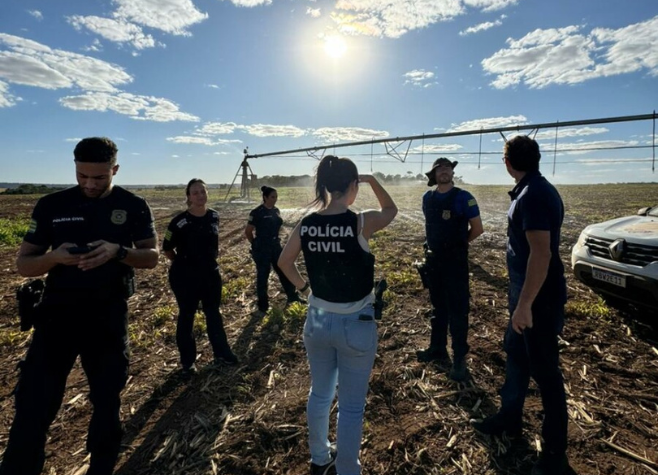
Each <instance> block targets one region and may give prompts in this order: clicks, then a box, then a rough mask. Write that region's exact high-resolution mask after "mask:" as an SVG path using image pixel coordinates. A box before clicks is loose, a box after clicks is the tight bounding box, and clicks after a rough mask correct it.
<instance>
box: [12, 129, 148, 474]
mask: <svg viewBox="0 0 658 475" xmlns="http://www.w3.org/2000/svg"><path fill="white" fill-rule="evenodd" d="M74 157H75V169H76V178H77V182H78V186H75V187H73V188H69V189H66V190H63V191H60V192H56V193H52V194H50V195H47V196H44V197H42V198H41V199H40V200H39V201H38V202H37V204H36V206H35V208H34V211H33V213H32V221H31V223H30V228H29V230H28V232H27V234H26V235H25V238H24V241H23V243H22V245H21V248H20V250H19V253H18V258H17V261H16V264H17V267H18V272H19V273H20V274H21V275H23V276H25V277H36V276H40V275H43V274H47V277H46V290H45V292H44V296H43V301H42V304H41V306H40V308H39V314H38V315H37V318H36V322H35V331H34V335H33V338H32V342H31V344H30V348H29V350H28V352H27V356H26V358H25V360H24V361H23V362H22V363H21V374H20V377H19V381H18V385H17V388H16V392H15V394H16V416H15V418H14V422H13V424H12V428H11V431H10V433H9V441H8V443H7V449H6V450H5V453H4V457H3V461H2V465H1V466H0V475H10V474H11V475H13V474H23V475H37V474H39V473H41V470H42V469H43V465H44V460H45V453H44V449H45V443H46V433H47V431H48V428H49V426H50V424H51V423H52V421H53V420H54V418H55V416H56V414H57V411H58V409H59V407H60V405H61V403H62V398H63V396H64V391H65V387H66V378H67V376H68V374H69V372H70V371H71V369H72V367H73V364H74V363H75V360H76V358H77V357H78V355H79V356H80V359H81V362H82V367H83V369H84V371H85V373H86V375H87V379H88V381H89V389H90V392H89V399H90V400H91V403H92V405H93V415H92V417H91V422H90V424H89V434H88V437H87V449H88V450H89V452H90V453H91V462H90V467H89V470H88V471H87V475H110V474H111V473H112V472H113V470H114V465H115V464H116V461H117V458H118V455H119V447H120V442H121V435H122V431H121V421H120V418H119V409H120V404H121V400H120V393H121V390H122V389H123V388H124V386H125V384H126V381H127V378H128V303H127V301H128V297H130V295H132V293H133V289H134V287H133V275H134V271H133V268H135V267H137V268H153V267H155V266H156V264H157V262H158V251H157V236H156V233H155V228H154V226H153V216H152V213H151V210H150V208H149V206H148V204H147V203H146V201H145V200H144V199H143V198H140V197H138V196H136V195H134V194H133V193H130V192H129V191H127V190H125V189H123V188H121V187H119V186H113V185H112V179H113V178H114V175H116V173H117V171H118V170H119V165H118V164H117V147H116V145H115V144H114V142H112V141H111V140H110V139H108V138H104V137H92V138H86V139H83V140H82V141H80V142H79V143H78V144H77V146H76V147H75V150H74Z"/></svg>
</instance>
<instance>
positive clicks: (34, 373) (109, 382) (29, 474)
mask: <svg viewBox="0 0 658 475" xmlns="http://www.w3.org/2000/svg"><path fill="white" fill-rule="evenodd" d="M128 352H129V351H128V305H127V302H126V300H125V299H121V298H114V299H109V300H105V301H99V300H97V299H94V300H90V299H85V300H81V299H78V300H76V301H70V302H57V303H47V302H46V303H45V304H44V306H43V307H42V308H41V310H40V317H39V321H38V323H37V324H36V327H35V331H34V335H33V338H32V343H31V344H30V348H29V350H28V352H27V356H26V358H25V360H24V361H23V362H22V363H21V366H20V367H21V370H20V376H19V380H18V385H17V387H16V391H15V398H16V401H15V402H16V415H15V418H14V422H13V424H12V427H11V431H10V432H9V441H8V444H7V449H6V450H5V454H4V457H3V461H2V466H0V475H38V474H39V473H41V470H42V469H43V465H44V461H45V452H44V449H45V444H46V433H47V431H48V428H49V427H50V424H51V423H52V422H53V420H54V419H55V416H56V415H57V411H58V410H59V408H60V406H61V404H62V399H63V397H64V391H65V388H66V379H67V377H68V375H69V373H70V372H71V369H72V367H73V364H74V363H75V360H76V358H77V357H78V355H79V356H80V360H81V363H82V367H83V369H84V372H85V374H86V375H87V380H88V381H89V399H90V401H91V403H92V406H93V414H92V417H91V422H90V424H89V433H88V436H87V450H89V452H90V453H91V463H90V468H89V471H88V472H87V475H110V474H111V473H112V472H113V470H114V466H115V464H116V461H117V458H118V455H119V448H120V443H121V436H122V430H121V420H120V418H119V409H120V404H121V400H120V393H121V390H122V389H123V388H124V387H125V385H126V381H127V378H128Z"/></svg>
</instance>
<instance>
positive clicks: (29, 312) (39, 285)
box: [16, 279, 46, 331]
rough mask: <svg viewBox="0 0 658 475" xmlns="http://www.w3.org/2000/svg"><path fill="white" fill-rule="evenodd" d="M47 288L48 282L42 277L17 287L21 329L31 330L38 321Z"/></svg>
mask: <svg viewBox="0 0 658 475" xmlns="http://www.w3.org/2000/svg"><path fill="white" fill-rule="evenodd" d="M45 289H46V284H45V282H44V281H43V280H41V279H35V280H31V281H29V282H26V283H24V284H22V285H20V286H19V287H18V288H17V289H16V300H17V301H18V316H19V317H20V327H21V331H28V330H30V329H31V328H32V327H33V326H34V324H35V323H36V321H37V319H38V313H39V306H40V305H41V301H42V299H43V292H44V290H45Z"/></svg>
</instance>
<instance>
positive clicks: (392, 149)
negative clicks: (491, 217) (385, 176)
mask: <svg viewBox="0 0 658 475" xmlns="http://www.w3.org/2000/svg"><path fill="white" fill-rule="evenodd" d="M656 118H658V115H657V114H656V111H653V113H651V114H641V115H629V116H619V117H603V118H599V119H586V120H571V121H565V122H560V121H557V122H547V123H539V124H520V125H513V126H507V127H493V128H488V129H484V128H480V129H477V130H456V131H452V132H444V133H438V134H429V135H427V134H422V135H410V136H406V137H394V138H385V139H371V140H362V141H358V142H346V143H336V144H331V145H322V146H316V147H306V148H298V149H291V150H281V151H278V152H269V153H259V154H247V152H246V150H245V159H247V158H263V157H273V156H280V155H290V154H299V153H302V152H306V154H307V155H308V156H311V157H313V158H316V159H318V158H322V157H321V156H320V157H318V155H317V152H321V153H322V154H324V153H325V152H326V151H327V150H332V152H333V153H334V154H335V153H336V149H338V148H342V147H356V146H362V145H370V160H371V168H372V158H373V147H374V145H375V144H382V145H384V147H385V148H386V155H388V156H390V157H393V158H395V159H396V160H398V161H400V162H403V163H404V162H405V161H406V159H407V157H408V154H409V149H410V147H411V144H412V142H413V141H415V140H422V148H421V152H420V153H421V157H422V158H421V160H422V159H423V157H424V153H425V141H426V140H428V139H440V138H446V137H459V136H466V135H479V136H480V150H479V152H478V157H481V155H482V154H483V153H487V152H483V151H482V135H484V134H491V133H499V134H500V135H501V136H502V138H503V140H505V141H507V138H506V137H505V134H504V132H514V133H519V132H521V131H522V130H524V131H525V130H527V131H529V132H528V135H532V136H536V134H537V132H538V131H539V130H540V129H548V128H551V129H552V128H554V129H555V144H554V150H553V173H555V165H556V163H557V162H556V157H557V139H558V129H559V128H564V127H574V126H582V125H594V124H611V123H619V122H633V121H643V120H651V121H652V122H653V132H652V145H641V146H624V147H601V148H600V149H596V150H612V149H616V148H651V149H652V152H653V156H652V159H651V171H652V172H654V171H655V164H656ZM405 143H406V144H407V148H406V150H404V149H403V150H402V151H398V148H400V147H401V146H402V145H404V144H405ZM579 150H580V151H582V149H579ZM561 151H562V152H568V151H570V150H567V149H563V150H561ZM479 162H480V159H479V158H478V168H479V165H480V163H479Z"/></svg>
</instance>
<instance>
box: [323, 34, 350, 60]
mask: <svg viewBox="0 0 658 475" xmlns="http://www.w3.org/2000/svg"><path fill="white" fill-rule="evenodd" d="M324 51H325V52H326V53H327V54H328V55H329V56H331V57H332V58H334V59H339V58H342V57H343V55H344V54H345V52H346V51H347V43H345V39H344V38H343V37H341V36H327V37H325V39H324Z"/></svg>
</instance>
